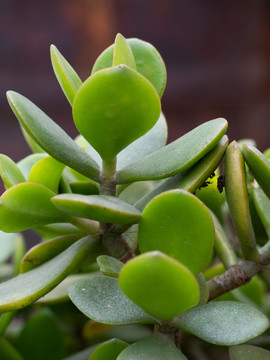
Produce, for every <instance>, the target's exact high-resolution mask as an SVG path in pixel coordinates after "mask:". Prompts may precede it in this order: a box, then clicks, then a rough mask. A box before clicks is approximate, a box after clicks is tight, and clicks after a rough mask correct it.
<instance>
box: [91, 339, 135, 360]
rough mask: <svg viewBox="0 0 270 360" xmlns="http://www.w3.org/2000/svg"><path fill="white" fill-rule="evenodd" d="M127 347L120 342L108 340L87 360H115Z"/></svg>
mask: <svg viewBox="0 0 270 360" xmlns="http://www.w3.org/2000/svg"><path fill="white" fill-rule="evenodd" d="M128 345H129V344H127V343H126V342H124V341H122V340H118V339H110V340H108V341H106V342H104V343H103V344H101V345H99V346H98V347H97V348H96V349H95V350H94V351H93V353H92V354H91V355H90V357H89V360H108V359H110V360H116V359H117V357H118V355H119V354H120V353H121V352H122V351H123V350H124V349H125V348H126V347H127V346H128Z"/></svg>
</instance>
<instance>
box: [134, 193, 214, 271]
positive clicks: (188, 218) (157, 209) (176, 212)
mask: <svg viewBox="0 0 270 360" xmlns="http://www.w3.org/2000/svg"><path fill="white" fill-rule="evenodd" d="M214 236H215V231H214V224H213V220H212V217H211V214H210V212H209V210H208V209H207V207H206V206H205V205H204V204H203V203H202V202H201V201H200V200H199V199H198V198H196V197H195V196H194V195H192V194H190V193H189V192H187V191H185V190H178V189H176V190H170V191H167V192H164V193H162V194H160V195H158V196H157V197H155V198H154V199H153V200H151V201H150V202H149V203H148V205H147V206H146V207H145V209H144V211H143V212H142V215H141V220H140V223H139V229H138V239H139V247H140V250H141V252H147V251H153V250H159V251H162V252H164V253H165V254H167V255H169V256H172V257H173V258H175V259H176V260H178V261H180V262H181V263H183V264H184V265H185V266H187V267H188V268H189V269H190V270H191V271H192V272H193V273H194V274H195V275H196V276H197V275H198V274H199V273H200V272H201V271H202V270H204V268H205V267H206V266H207V264H208V263H209V261H210V258H211V255H212V251H213V246H214Z"/></svg>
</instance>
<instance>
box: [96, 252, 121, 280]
mask: <svg viewBox="0 0 270 360" xmlns="http://www.w3.org/2000/svg"><path fill="white" fill-rule="evenodd" d="M97 264H98V266H99V267H100V271H101V272H102V273H103V274H105V275H108V276H114V277H118V274H119V273H120V270H121V268H122V267H123V265H124V264H123V263H122V262H121V261H119V260H117V259H116V258H114V257H112V256H108V255H100V256H98V257H97Z"/></svg>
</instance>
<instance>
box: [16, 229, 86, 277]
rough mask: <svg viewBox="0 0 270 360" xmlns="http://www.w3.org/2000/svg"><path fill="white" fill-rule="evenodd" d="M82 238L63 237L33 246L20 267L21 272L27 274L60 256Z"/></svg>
mask: <svg viewBox="0 0 270 360" xmlns="http://www.w3.org/2000/svg"><path fill="white" fill-rule="evenodd" d="M81 237H82V236H81V235H79V234H77V235H62V236H58V237H56V238H54V239H50V240H47V241H45V242H43V243H41V244H38V245H36V246H33V247H32V248H31V249H30V250H29V251H28V252H27V253H26V254H25V255H24V257H23V259H22V261H21V265H20V272H21V273H25V272H27V271H29V270H32V269H34V268H35V267H37V266H40V265H41V264H43V263H45V262H46V261H48V260H50V259H52V258H53V257H55V256H56V255H58V254H60V253H61V252H62V251H64V250H66V249H67V248H68V247H69V246H71V245H72V244H74V243H75V242H76V241H77V240H79V239H80V238H81Z"/></svg>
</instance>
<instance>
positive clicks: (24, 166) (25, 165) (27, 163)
mask: <svg viewBox="0 0 270 360" xmlns="http://www.w3.org/2000/svg"><path fill="white" fill-rule="evenodd" d="M47 156H48V154H46V153H39V154H31V155H28V156H26V157H25V158H23V159H22V160H20V161H19V162H17V166H18V168H19V169H20V170H21V172H22V174H23V176H24V177H25V179H26V180H28V176H29V174H30V171H31V169H32V167H33V166H34V165H35V164H36V163H37V162H38V161H40V160H42V159H44V158H46V157H47Z"/></svg>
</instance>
